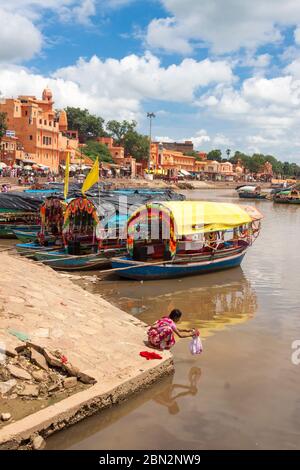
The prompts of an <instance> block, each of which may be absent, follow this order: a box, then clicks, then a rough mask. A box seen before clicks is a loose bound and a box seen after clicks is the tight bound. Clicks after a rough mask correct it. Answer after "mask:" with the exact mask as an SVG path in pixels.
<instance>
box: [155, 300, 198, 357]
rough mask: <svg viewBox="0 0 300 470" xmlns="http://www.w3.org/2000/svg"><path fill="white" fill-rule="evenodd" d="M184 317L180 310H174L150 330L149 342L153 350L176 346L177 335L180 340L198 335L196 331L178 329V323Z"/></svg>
mask: <svg viewBox="0 0 300 470" xmlns="http://www.w3.org/2000/svg"><path fill="white" fill-rule="evenodd" d="M181 317H182V313H181V311H180V310H178V309H175V310H172V312H171V313H170V315H169V316H168V317H163V318H161V319H160V320H157V321H156V322H155V323H154V324H153V325H152V326H151V327H150V328H149V330H148V342H149V345H150V346H151V347H152V348H156V349H160V350H163V349H170V348H171V347H172V346H174V344H175V336H174V333H176V335H177V336H179V338H189V337H193V336H195V335H197V334H198V331H197V330H195V329H191V330H182V329H179V328H177V326H176V323H178V322H179V320H180V319H181Z"/></svg>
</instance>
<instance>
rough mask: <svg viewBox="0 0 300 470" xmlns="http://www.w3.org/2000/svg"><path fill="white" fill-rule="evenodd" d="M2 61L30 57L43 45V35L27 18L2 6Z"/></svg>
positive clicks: (0, 57) (0, 42)
mask: <svg viewBox="0 0 300 470" xmlns="http://www.w3.org/2000/svg"><path fill="white" fill-rule="evenodd" d="M0 24H1V27H0V62H7V61H9V62H19V61H22V60H27V59H30V58H31V57H32V56H33V55H35V54H37V53H38V52H39V51H40V50H41V47H42V42H43V41H42V35H41V33H40V32H39V30H38V29H37V28H36V27H35V26H34V25H33V23H32V22H31V21H30V20H28V19H27V18H25V17H23V16H21V15H19V14H17V13H10V12H8V11H6V10H4V9H3V8H1V6H0Z"/></svg>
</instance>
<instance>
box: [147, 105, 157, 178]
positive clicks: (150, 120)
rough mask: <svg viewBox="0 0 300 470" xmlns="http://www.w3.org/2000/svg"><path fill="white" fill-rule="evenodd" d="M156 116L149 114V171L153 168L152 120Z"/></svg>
mask: <svg viewBox="0 0 300 470" xmlns="http://www.w3.org/2000/svg"><path fill="white" fill-rule="evenodd" d="M155 117H156V116H155V114H154V113H147V118H149V122H150V126H149V158H148V170H150V168H151V140H152V119H154V118H155Z"/></svg>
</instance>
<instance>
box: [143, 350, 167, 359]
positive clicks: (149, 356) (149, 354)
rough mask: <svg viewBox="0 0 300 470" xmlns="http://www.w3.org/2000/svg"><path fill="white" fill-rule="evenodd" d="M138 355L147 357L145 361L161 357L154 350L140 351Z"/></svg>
mask: <svg viewBox="0 0 300 470" xmlns="http://www.w3.org/2000/svg"><path fill="white" fill-rule="evenodd" d="M140 356H142V357H144V358H145V359H147V361H149V359H162V356H160V355H159V354H157V353H156V352H150V351H141V352H140Z"/></svg>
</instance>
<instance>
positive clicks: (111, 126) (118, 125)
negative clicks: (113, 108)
mask: <svg viewBox="0 0 300 470" xmlns="http://www.w3.org/2000/svg"><path fill="white" fill-rule="evenodd" d="M136 126H137V123H136V121H131V122H129V121H122V122H120V121H115V120H113V121H108V122H107V124H106V131H107V132H108V134H109V135H110V137H112V138H113V139H114V142H115V144H116V145H121V146H124V145H125V140H126V136H127V134H128V133H130V132H134V131H136Z"/></svg>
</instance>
